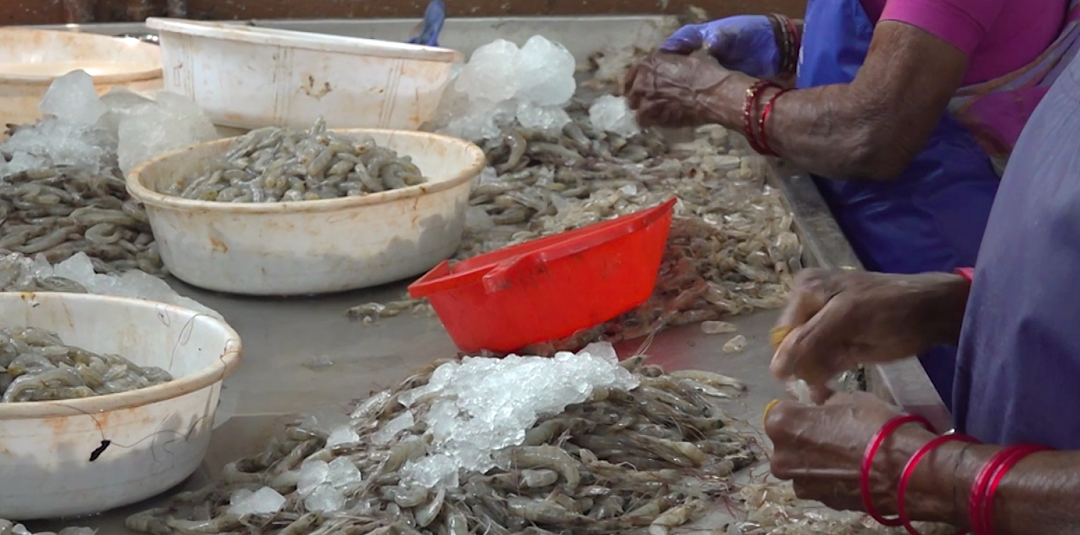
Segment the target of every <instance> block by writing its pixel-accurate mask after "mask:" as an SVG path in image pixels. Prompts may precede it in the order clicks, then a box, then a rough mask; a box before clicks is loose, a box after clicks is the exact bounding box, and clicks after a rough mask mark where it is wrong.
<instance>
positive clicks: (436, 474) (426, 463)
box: [404, 455, 458, 489]
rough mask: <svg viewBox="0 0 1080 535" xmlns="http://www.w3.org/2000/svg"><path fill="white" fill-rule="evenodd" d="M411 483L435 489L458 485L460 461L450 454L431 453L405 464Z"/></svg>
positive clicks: (407, 476) (407, 477) (408, 479)
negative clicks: (456, 460)
mask: <svg viewBox="0 0 1080 535" xmlns="http://www.w3.org/2000/svg"><path fill="white" fill-rule="evenodd" d="M404 471H405V473H406V479H407V481H408V482H409V483H413V484H416V485H420V486H422V487H424V488H429V489H433V488H436V487H439V486H447V487H456V486H457V485H458V463H457V462H455V460H454V459H453V458H451V457H450V456H448V455H430V456H427V457H423V458H421V459H419V460H417V461H416V462H411V463H409V464H407V465H406V466H405V469H404Z"/></svg>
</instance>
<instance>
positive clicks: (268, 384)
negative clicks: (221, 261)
mask: <svg viewBox="0 0 1080 535" xmlns="http://www.w3.org/2000/svg"><path fill="white" fill-rule="evenodd" d="M171 283H172V285H173V287H174V288H175V289H176V290H177V291H178V292H179V293H181V294H182V295H185V296H188V297H191V298H194V299H196V300H198V301H200V302H202V303H203V304H205V305H207V306H209V307H211V308H214V309H215V310H217V311H218V312H220V313H221V314H222V315H224V316H225V318H226V320H227V321H228V322H229V323H230V324H231V325H232V326H233V328H234V329H236V331H237V332H238V333H239V334H240V337H241V339H242V341H243V357H244V360H243V363H242V364H241V366H240V367H239V369H238V370H237V371H236V372H235V374H234V375H232V376H231V377H229V378H228V379H227V380H226V382H225V388H224V390H223V393H222V403H221V407H220V409H219V412H221V416H222V417H223V418H222V419H219V422H218V424H217V425H218V427H217V429H215V431H214V435H213V439H212V442H211V445H210V452H209V453H208V455H207V457H206V460H205V461H204V463H203V466H202V467H201V468H200V470H199V471H198V472H197V473H196V474H195V475H194V476H192V477H191V478H190V479H189V480H188V481H187V482H185V483H184V484H182V485H181V486H180V487H178V488H176V489H173V490H172V491H169V492H168V493H166V495H164V496H159V497H157V498H153V499H151V500H148V501H146V502H144V503H141V504H136V505H133V506H130V507H126V508H123V509H120V510H117V511H113V512H109V513H105V514H102V515H99V516H95V517H90V518H82V519H70V520H66V521H63V522H30V523H28V527H30V528H31V529H32V530H34V531H44V530H59V529H60V528H62V527H64V526H68V525H78V526H89V527H92V528H99V529H100V531H99V533H101V534H103V535H113V534H126V533H133V532H130V531H128V530H126V529H125V528H124V527H123V521H124V518H125V517H126V516H127V515H129V514H131V513H134V512H138V511H141V510H144V509H147V508H150V507H154V506H156V505H157V504H160V503H161V502H163V501H164V500H165V499H166V498H167V497H168V495H170V494H173V493H175V492H179V491H181V490H191V489H194V488H198V487H199V486H201V485H202V484H204V483H205V482H206V481H207V478H208V477H211V476H212V475H214V474H215V473H217V472H219V471H220V469H221V468H222V467H223V466H224V464H225V463H227V462H230V461H232V460H235V459H236V458H238V457H241V456H245V455H250V454H254V453H257V452H259V451H261V450H262V448H263V446H264V445H265V444H266V443H267V442H268V441H269V439H270V436H271V435H272V434H273V433H274V432H275V431H276V430H278V429H280V427H281V425H282V424H283V423H285V422H288V421H290V420H292V419H293V418H295V417H296V415H301V414H319V413H327V412H338V413H341V412H346V411H348V409H349V407H350V405H351V404H352V403H353V402H354V401H355V400H357V399H363V398H365V397H367V396H368V395H369V394H370V393H371V392H372V391H375V390H378V389H381V388H385V387H388V386H392V385H394V384H395V383H397V382H398V381H401V380H402V379H404V378H405V377H407V376H409V375H411V373H412V372H413V371H414V370H416V369H417V368H420V367H422V366H423V365H424V364H427V363H429V362H431V361H433V360H435V359H439V358H444V357H449V356H453V355H455V354H456V353H457V349H456V348H455V347H454V345H453V343H452V342H451V341H450V338H449V336H447V334H446V332H445V330H444V329H443V328H442V325H441V324H440V323H439V321H438V319H436V318H430V317H427V316H414V315H403V316H398V317H394V318H386V319H383V320H382V321H380V322H379V323H377V324H375V325H363V324H362V323H360V322H358V321H355V320H350V319H349V318H347V317H346V316H345V314H344V313H345V310H346V309H348V308H349V307H351V306H355V305H358V304H361V303H365V302H370V301H373V300H374V301H382V302H385V301H390V300H394V299H399V298H400V296H401V295H402V294H403V293H404V291H405V284H403V283H402V284H393V285H388V286H384V287H380V288H375V289H372V290H366V291H360V292H353V293H348V294H340V295H333V296H325V297H313V298H288V299H254V298H241V297H233V296H224V295H220V294H213V293H208V292H203V291H200V290H197V289H194V288H191V287H189V286H187V285H185V284H183V283H180V282H177V281H171ZM776 314H777V312H776V311H762V312H757V313H754V314H750V315H746V316H742V317H738V318H733V319H731V322H732V323H735V324H736V325H737V326H738V327H739V331H738V334H741V335H743V336H745V337H746V339H747V345H746V348H745V349H744V350H743V351H742V352H740V353H736V354H725V353H723V351H722V350H721V346H722V345H723V344H724V342H726V341H728V340H729V339H730V338H731V337H733V336H735V335H734V334H719V335H705V334H704V333H702V332H701V329H700V327H699V326H698V325H689V326H685V327H678V328H674V329H670V330H667V331H664V332H662V333H660V334H659V335H657V336H656V337H655V338H654V339H653V341H652V343H651V345H650V346H649V348H648V351H647V353H648V354H649V355H650V356H651V358H652V361H653V362H655V363H658V364H661V365H663V366H664V367H665V368H666V369H702V370H709V371H716V372H720V373H723V374H726V375H730V376H733V377H736V378H738V379H740V380H742V381H744V382H745V383H746V384H747V386H748V391H747V393H746V394H744V395H743V396H742V397H740V398H738V399H737V400H734V401H732V402H730V403H729V405H730V410H729V414H730V415H731V416H732V417H733V418H736V419H738V420H742V421H745V422H747V425H748V426H749V427H751V428H752V429H749V432H751V433H755V434H760V435H761V436H760V440H762V441H764V440H765V437H764V433H762V432H761V417H762V413H763V410H764V407H765V405H766V404H767V403H768V402H769V401H770V400H772V399H774V398H777V397H781V396H783V395H784V392H783V387H782V385H780V384H779V383H778V382H777V381H775V380H774V379H772V377H771V376H770V375H769V372H768V363H769V359H770V356H771V351H770V350H769V348H768V333H769V329H770V328H771V327H772V325H773V321H774V320H775V319H776ZM640 343H641V341H629V342H624V343H623V344H621V345H619V346H618V347H617V349H618V352H619V355H620V357H626V356H629V355H631V354H633V353H634V352H635V350H636V349H637V348H638V347H640ZM322 356H325V357H329V359H330V361H332V362H333V364H332V365H330V366H326V367H321V368H319V367H310V363H311V361H312V359H314V358H316V357H322ZM305 364H308V366H305ZM222 420H224V421H222ZM754 471H755V472H761V471H763V469H761V468H760V467H759V468H757V469H755V470H754ZM709 523H710V524H712V523H713V522H709Z"/></svg>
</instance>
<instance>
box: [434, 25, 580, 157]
mask: <svg viewBox="0 0 1080 535" xmlns="http://www.w3.org/2000/svg"><path fill="white" fill-rule="evenodd" d="M576 68H577V63H576V61H575V60H574V55H573V54H571V53H570V51H568V50H567V49H566V48H565V47H564V46H562V45H561V44H559V43H557V42H554V41H551V40H549V39H547V38H545V37H543V36H540V35H534V36H533V37H531V38H530V39H529V40H528V41H526V42H525V45H524V46H522V47H520V48H519V47H518V46H517V45H516V44H514V43H511V42H510V41H507V40H505V39H497V40H495V41H493V42H491V43H488V44H486V45H484V46H481V47H480V48H477V49H476V51H475V52H473V54H472V56H471V57H470V58H469V62H468V63H467V64H465V66H464V67H462V68H461V70H460V71H458V73H457V76H456V78H455V79H454V81H453V83H452V84H451V85H450V88H449V89H448V90H447V92H446V96H444V97H443V99H442V102H441V103H440V106H439V108H440V111H439V113H438V116H439V117H440V118H441V119H436V120H435V121H433V125H434V126H435V127H436V128H437V129H439V130H440V131H442V132H444V133H447V134H450V135H452V136H456V137H460V138H464V139H474V140H476V139H488V138H493V137H496V136H498V135H500V132H501V127H503V126H506V125H509V124H513V123H514V122H515V121H517V123H518V124H520V125H522V126H524V127H526V128H538V129H543V130H558V129H560V128H562V127H563V126H566V124H567V123H569V122H570V116H569V115H568V114H567V113H566V111H565V110H564V109H563V108H564V107H565V106H566V104H567V103H569V102H570V98H571V97H573V96H574V91H575V90H576V89H577V82H576V81H575V80H574V70H575V69H576Z"/></svg>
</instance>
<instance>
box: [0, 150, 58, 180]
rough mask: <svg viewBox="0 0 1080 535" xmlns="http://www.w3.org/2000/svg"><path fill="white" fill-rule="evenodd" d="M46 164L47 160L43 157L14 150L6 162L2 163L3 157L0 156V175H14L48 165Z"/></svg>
mask: <svg viewBox="0 0 1080 535" xmlns="http://www.w3.org/2000/svg"><path fill="white" fill-rule="evenodd" d="M48 165H49V161H48V160H46V159H45V158H42V157H40V156H34V155H32V154H30V153H29V152H16V153H15V154H14V155H13V156H12V157H11V160H10V161H8V162H7V163H4V162H3V157H2V156H0V177H5V176H10V175H14V174H16V173H21V172H23V171H29V170H31V169H40V168H42V167H48Z"/></svg>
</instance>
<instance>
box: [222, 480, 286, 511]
mask: <svg viewBox="0 0 1080 535" xmlns="http://www.w3.org/2000/svg"><path fill="white" fill-rule="evenodd" d="M237 497H239V499H237ZM283 505H285V497H284V496H282V495H281V494H279V493H278V491H276V490H274V489H272V488H270V487H263V488H261V489H259V490H257V491H255V492H251V491H248V492H247V493H246V494H244V495H240V494H239V493H237V495H234V496H233V500H232V505H230V506H229V514H233V515H251V514H254V515H268V514H271V513H276V512H278V511H280V510H281V507H282V506H283Z"/></svg>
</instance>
